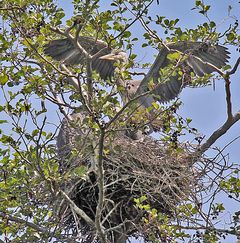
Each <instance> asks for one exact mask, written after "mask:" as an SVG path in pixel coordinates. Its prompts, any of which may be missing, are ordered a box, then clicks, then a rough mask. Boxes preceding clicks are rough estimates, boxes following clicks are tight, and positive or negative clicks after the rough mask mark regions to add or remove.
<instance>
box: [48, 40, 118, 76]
mask: <svg viewBox="0 0 240 243" xmlns="http://www.w3.org/2000/svg"><path fill="white" fill-rule="evenodd" d="M78 42H79V44H80V45H81V46H82V47H83V48H84V49H85V50H86V52H87V53H89V54H90V55H94V54H96V53H98V52H99V51H101V50H102V52H101V55H100V56H104V55H107V54H110V53H111V49H110V48H108V45H107V43H105V42H104V41H101V40H96V39H94V38H93V37H87V36H79V38H78ZM103 49H104V50H103ZM44 53H45V54H46V55H48V56H50V57H52V58H53V59H54V60H56V61H61V62H62V63H64V64H66V65H79V64H80V65H84V64H86V57H85V55H84V53H83V52H81V50H80V49H79V48H77V47H76V45H75V44H74V42H73V41H72V40H70V39H68V38H64V39H58V40H53V41H51V42H50V43H49V44H47V45H46V46H45V47H44ZM100 56H99V57H100ZM92 69H93V70H96V71H97V72H98V73H99V74H100V77H101V78H102V79H107V78H110V77H111V76H112V75H113V72H114V63H113V62H112V61H109V60H101V59H99V58H96V59H94V60H93V61H92Z"/></svg>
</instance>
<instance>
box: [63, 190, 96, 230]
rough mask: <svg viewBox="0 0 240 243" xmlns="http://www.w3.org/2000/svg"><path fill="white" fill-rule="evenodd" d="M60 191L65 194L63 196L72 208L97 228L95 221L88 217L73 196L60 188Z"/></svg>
mask: <svg viewBox="0 0 240 243" xmlns="http://www.w3.org/2000/svg"><path fill="white" fill-rule="evenodd" d="M60 193H61V194H62V195H63V197H64V198H65V199H66V201H67V202H68V203H69V204H70V205H71V207H72V209H73V210H74V211H75V212H76V213H77V214H78V215H79V216H80V217H81V218H83V219H84V220H85V221H86V222H87V223H88V224H89V225H91V226H92V227H93V228H95V224H94V222H93V221H92V220H91V219H90V218H89V217H88V215H87V214H86V213H85V212H84V211H83V210H82V209H80V208H79V207H78V206H77V205H76V204H75V203H74V201H72V200H71V198H70V197H69V196H68V195H67V194H66V193H65V192H64V191H62V190H60Z"/></svg>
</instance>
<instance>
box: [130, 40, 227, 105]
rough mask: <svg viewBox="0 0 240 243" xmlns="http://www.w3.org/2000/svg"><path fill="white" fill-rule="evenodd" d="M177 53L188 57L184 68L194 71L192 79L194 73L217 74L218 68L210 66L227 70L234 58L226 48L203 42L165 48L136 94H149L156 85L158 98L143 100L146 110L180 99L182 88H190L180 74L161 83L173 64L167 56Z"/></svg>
mask: <svg viewBox="0 0 240 243" xmlns="http://www.w3.org/2000/svg"><path fill="white" fill-rule="evenodd" d="M173 51H178V52H181V53H182V55H186V59H185V61H184V63H183V64H184V66H188V68H190V70H189V71H188V72H187V74H188V75H190V72H193V73H194V74H195V75H197V76H200V77H202V76H204V74H209V73H212V72H214V71H215V68H214V67H212V66H211V65H209V64H208V63H210V64H212V65H214V66H215V67H216V68H219V69H220V68H222V67H223V66H225V65H226V63H227V60H228V58H229V54H230V53H229V52H228V51H227V48H226V47H223V46H220V45H215V46H212V45H210V44H207V43H203V42H177V43H170V44H168V45H167V48H166V47H163V48H162V49H161V50H160V51H159V53H158V56H157V57H156V59H155V61H154V63H153V65H152V67H151V68H150V70H149V72H148V73H147V75H146V76H145V78H144V79H143V80H142V81H141V83H140V85H139V87H138V89H137V92H136V94H135V95H140V94H142V93H143V92H146V91H147V90H148V85H149V82H150V81H151V80H153V82H154V84H155V85H156V88H155V89H154V91H153V94H154V95H153V96H152V95H147V96H144V97H141V98H140V102H141V103H142V104H143V105H144V106H145V107H149V106H151V103H152V102H153V101H155V100H157V101H159V102H160V103H164V102H168V101H170V100H172V99H174V98H176V97H177V96H178V95H179V93H180V92H181V90H182V88H183V87H185V86H186V85H187V84H188V83H187V82H186V83H185V82H184V79H183V78H182V77H180V76H178V75H177V74H175V75H172V76H171V75H170V77H168V78H167V80H164V81H162V80H161V79H162V77H161V69H163V68H165V67H167V65H168V64H169V60H168V58H167V55H168V54H169V53H170V52H173ZM161 82H162V83H161Z"/></svg>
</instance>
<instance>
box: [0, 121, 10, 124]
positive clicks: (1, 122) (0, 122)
mask: <svg viewBox="0 0 240 243" xmlns="http://www.w3.org/2000/svg"><path fill="white" fill-rule="evenodd" d="M3 123H8V121H7V120H0V124H3Z"/></svg>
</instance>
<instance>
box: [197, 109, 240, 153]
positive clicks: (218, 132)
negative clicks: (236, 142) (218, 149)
mask: <svg viewBox="0 0 240 243" xmlns="http://www.w3.org/2000/svg"><path fill="white" fill-rule="evenodd" d="M239 120H240V112H237V113H236V114H235V115H234V116H233V117H232V118H228V119H227V121H226V122H225V123H224V124H223V125H222V126H221V127H220V128H219V129H217V130H216V131H215V132H213V134H212V135H211V136H210V137H209V138H208V139H207V141H206V142H205V143H203V144H202V145H201V146H200V147H199V149H198V150H197V154H198V155H201V154H203V153H204V152H205V151H206V150H208V149H209V148H210V147H211V146H212V144H214V143H215V142H216V141H217V139H219V138H220V137H221V136H222V135H223V134H225V133H226V132H227V131H228V130H229V128H230V127H231V126H233V125H234V124H235V123H236V122H237V121H239Z"/></svg>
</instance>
